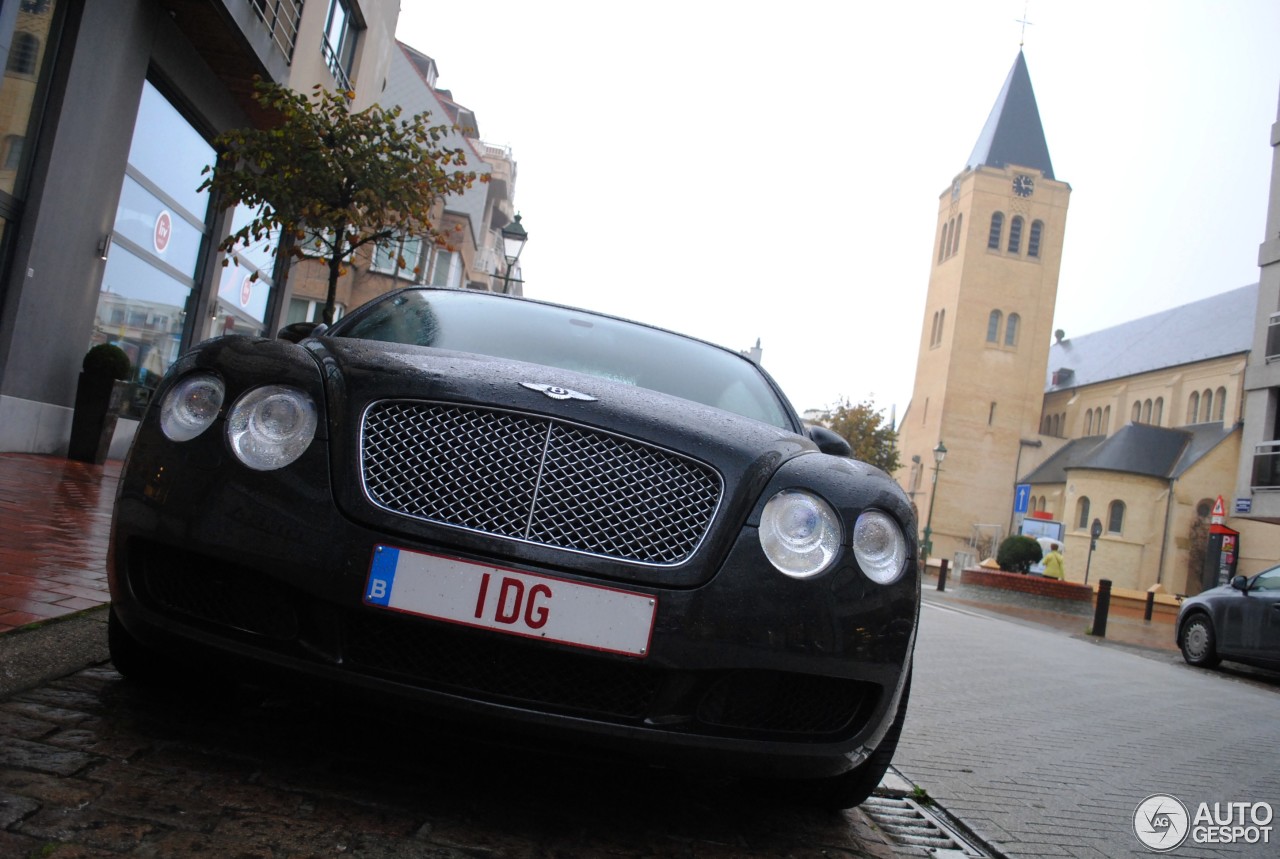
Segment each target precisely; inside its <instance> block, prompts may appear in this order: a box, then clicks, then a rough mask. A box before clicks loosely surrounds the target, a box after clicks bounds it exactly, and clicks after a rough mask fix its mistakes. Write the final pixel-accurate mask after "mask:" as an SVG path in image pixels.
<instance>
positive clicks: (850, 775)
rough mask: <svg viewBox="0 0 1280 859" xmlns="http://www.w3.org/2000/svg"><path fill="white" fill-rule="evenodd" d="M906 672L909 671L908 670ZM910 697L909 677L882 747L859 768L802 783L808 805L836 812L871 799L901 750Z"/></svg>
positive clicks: (802, 790) (803, 794)
mask: <svg viewBox="0 0 1280 859" xmlns="http://www.w3.org/2000/svg"><path fill="white" fill-rule="evenodd" d="M907 670H908V671H910V669H909V668H908V669H907ZM910 697H911V676H910V674H908V675H907V682H906V684H905V685H904V686H903V687H902V697H901V698H900V699H899V700H898V712H897V713H896V714H895V715H894V717H893V724H892V725H890V726H889V731H888V733H886V734H885V735H884V739H883V740H881V741H880V745H879V746H877V747H876V750H875V751H874V752H872V753H871V756H870V757H869V758H867V759H866V760H865V761H863V762H862V764H861V765H860V766H858V767H856V768H854V769H851V770H849V771H848V772H847V773H842V774H840V775H837V776H831V777H829V778H818V779H811V780H809V781H806V782H803V785H804V786H803V788H802V789H801V792H802V796H803V798H804V801H805V804H806V805H815V806H818V807H819V808H830V809H837V810H838V809H845V808H853V807H854V806H858V805H862V803H863V802H865V801H866V800H867V798H868V797H869V796H871V794H872V793H873V792H874V791H875V789H876V788H877V787H879V785H880V781H881V779H883V778H884V774H885V773H886V772H888V770H889V764H890V763H892V761H893V754H894V752H896V751H897V750H898V738H899V737H901V736H902V725H903V723H904V722H906V720H907V699H908V698H910Z"/></svg>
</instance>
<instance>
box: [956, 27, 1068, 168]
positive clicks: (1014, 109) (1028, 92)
mask: <svg viewBox="0 0 1280 859" xmlns="http://www.w3.org/2000/svg"><path fill="white" fill-rule="evenodd" d="M1007 164H1017V165H1018V166H1020V167H1031V168H1034V169H1036V170H1039V171H1040V172H1041V173H1043V174H1044V176H1045V178H1046V179H1052V178H1053V163H1052V162H1051V161H1050V160H1049V144H1048V143H1046V142H1045V139H1044V126H1042V125H1041V124H1040V109H1039V108H1038V107H1037V106H1036V94H1035V92H1033V91H1032V89H1031V75H1030V74H1029V73H1028V72H1027V60H1026V58H1025V57H1024V56H1023V55H1022V51H1018V58H1017V59H1016V60H1014V61H1013V68H1011V69H1010V70H1009V76H1008V77H1007V78H1005V81H1004V87H1003V88H1002V89H1001V90H1000V95H999V96H998V97H997V98H996V103H995V106H994V107H992V108H991V115H990V116H988V117H987V124H986V125H984V126H983V127H982V133H981V134H980V135H978V143H977V145H975V146H974V147H973V154H972V155H970V156H969V162H968V165H967V166H969V167H978V166H980V165H987V166H990V167H1004V166H1005V165H1007Z"/></svg>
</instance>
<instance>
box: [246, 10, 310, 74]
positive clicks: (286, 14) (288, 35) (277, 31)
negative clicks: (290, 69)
mask: <svg viewBox="0 0 1280 859" xmlns="http://www.w3.org/2000/svg"><path fill="white" fill-rule="evenodd" d="M303 2H305V0H249V5H250V6H251V7H253V11H254V13H255V14H256V15H257V16H258V20H259V21H261V22H262V23H263V24H265V25H266V27H267V31H268V32H269V33H271V41H272V42H274V43H275V46H276V47H277V48H279V49H280V52H281V53H282V54H284V58H285V60H286V61H288V62H289V63H292V62H293V49H294V47H295V46H296V45H297V44H298V22H299V21H301V20H302V4H303Z"/></svg>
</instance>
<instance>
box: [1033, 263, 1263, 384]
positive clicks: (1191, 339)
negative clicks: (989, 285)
mask: <svg viewBox="0 0 1280 859" xmlns="http://www.w3.org/2000/svg"><path fill="white" fill-rule="evenodd" d="M1257 303H1258V285H1257V284H1256V283H1254V284H1250V285H1249V286H1242V287H1240V288H1238V289H1233V290H1231V291H1230V292H1224V293H1221V294H1219V295H1214V296H1211V297H1209V298H1203V299H1201V300H1199V301H1193V302H1191V303H1190V304H1184V305H1182V306H1181V307H1175V308H1173V309H1172V310H1165V311H1162V312H1160V313H1154V314H1152V315H1150V316H1144V317H1142V318H1141V319H1133V320H1130V321H1129V322H1124V323H1121V324H1120V325H1116V326H1115V327H1113V328H1105V329H1103V330H1102V331H1097V332H1094V333H1093V334H1085V335H1083V336H1080V337H1071V338H1068V339H1064V340H1060V341H1058V342H1056V343H1054V344H1053V345H1052V346H1050V347H1049V374H1048V377H1047V378H1046V379H1045V388H1044V389H1045V393H1052V392H1053V391H1062V390H1067V389H1070V388H1080V387H1084V386H1085V385H1092V384H1095V383H1097V382H1106V381H1110V380H1112V379H1122V378H1125V377H1126V376H1136V375H1138V374H1139V373H1149V372H1152V371H1154V370H1163V369H1165V368H1168V367H1178V366H1181V365H1183V364H1193V363H1195V362H1196V361H1207V360H1209V359H1212V358H1221V357H1223V356H1226V355H1236V354H1240V353H1244V352H1248V351H1249V349H1250V348H1252V346H1253V319H1254V315H1255V314H1256V312H1257Z"/></svg>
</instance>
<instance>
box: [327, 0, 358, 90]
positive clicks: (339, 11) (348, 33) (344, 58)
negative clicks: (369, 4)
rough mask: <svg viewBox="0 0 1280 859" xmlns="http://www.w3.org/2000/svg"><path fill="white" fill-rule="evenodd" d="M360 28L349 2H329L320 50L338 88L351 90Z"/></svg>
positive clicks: (343, 0)
mask: <svg viewBox="0 0 1280 859" xmlns="http://www.w3.org/2000/svg"><path fill="white" fill-rule="evenodd" d="M359 35H360V28H359V23H358V22H357V21H356V19H355V16H354V15H353V14H352V12H351V6H350V3H349V0H330V3H329V23H328V24H327V25H325V28H324V40H323V41H322V42H321V45H320V50H321V52H322V53H323V54H324V60H325V63H327V64H328V66H329V71H330V72H332V73H333V78H334V80H335V81H337V83H338V86H340V87H342V88H343V89H351V64H352V60H354V59H355V56H356V42H357V41H358V40H359Z"/></svg>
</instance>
